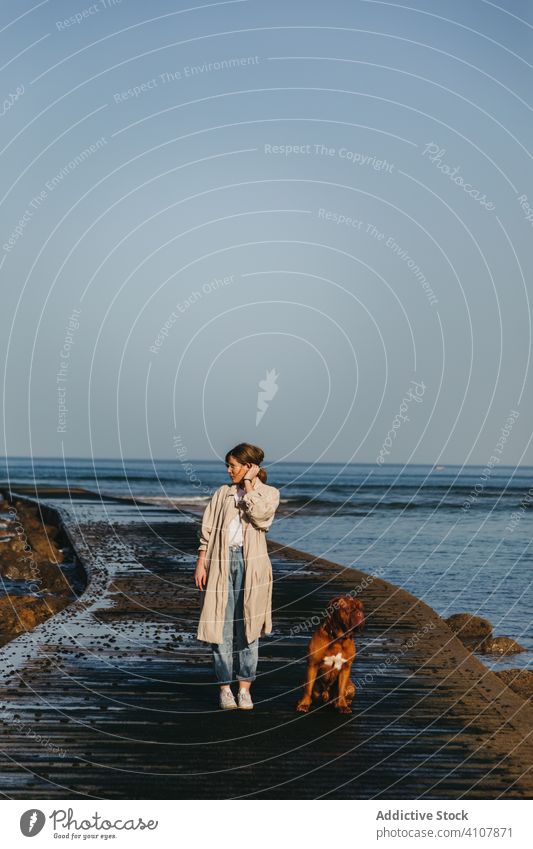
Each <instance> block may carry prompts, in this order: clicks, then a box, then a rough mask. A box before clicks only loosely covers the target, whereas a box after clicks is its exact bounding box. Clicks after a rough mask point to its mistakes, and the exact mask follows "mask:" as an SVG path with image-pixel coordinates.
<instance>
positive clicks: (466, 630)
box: [446, 613, 492, 649]
mask: <svg viewBox="0 0 533 849" xmlns="http://www.w3.org/2000/svg"><path fill="white" fill-rule="evenodd" d="M446 622H447V624H448V626H449V627H450V628H451V629H452V631H453V632H454V634H456V636H457V637H459V639H460V640H461V642H462V643H464V645H465V646H467V647H468V648H470V649H475V648H477V647H478V646H479V644H480V643H482V642H483V640H486V639H487V638H488V637H491V636H492V625H491V624H490V622H489V621H488V619H483V618H482V617H481V616H473V615H472V614H471V613H454V614H453V616H448V618H447V619H446Z"/></svg>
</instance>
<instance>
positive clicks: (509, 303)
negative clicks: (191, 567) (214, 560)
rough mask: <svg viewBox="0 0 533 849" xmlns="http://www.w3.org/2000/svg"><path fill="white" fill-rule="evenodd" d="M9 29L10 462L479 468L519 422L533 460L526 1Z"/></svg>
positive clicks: (118, 17)
mask: <svg viewBox="0 0 533 849" xmlns="http://www.w3.org/2000/svg"><path fill="white" fill-rule="evenodd" d="M26 13H27V14H26ZM0 40H1V42H0V43H1V48H2V49H1V56H2V69H1V75H2V92H3V98H4V102H3V106H2V109H1V110H0V111H1V113H2V114H1V115H0V125H1V129H2V132H1V134H0V139H1V165H2V174H3V177H4V179H3V180H2V191H1V195H2V197H1V204H0V231H1V239H0V243H1V247H0V262H1V263H2V265H1V270H0V275H1V280H2V312H1V319H0V344H1V352H0V353H1V361H2V364H3V366H4V368H3V370H2V376H3V399H4V404H3V419H2V422H3V424H2V433H3V451H4V452H5V453H7V454H9V455H29V454H34V455H37V456H60V455H62V454H63V453H64V454H66V455H67V456H91V455H93V456H96V457H117V456H120V455H122V456H125V457H150V456H153V457H157V458H172V457H175V456H176V448H177V446H179V445H182V446H184V447H185V448H186V450H187V453H188V456H189V457H194V458H199V459H200V458H204V459H208V458H215V457H217V456H218V457H221V456H222V457H223V455H224V453H225V451H226V450H227V448H228V447H231V445H233V444H234V443H235V442H238V441H241V440H248V441H251V442H255V443H257V444H259V445H262V446H263V447H264V448H265V451H266V453H267V456H268V457H269V459H270V460H275V459H276V460H277V459H286V460H301V461H306V460H313V461H315V460H323V461H326V460H329V461H343V462H346V461H352V462H374V461H375V460H376V458H377V457H378V455H379V452H380V450H381V449H382V448H383V446H384V445H385V446H388V450H389V451H390V453H389V454H382V457H383V458H384V459H385V460H386V461H387V462H396V463H400V462H402V463H403V462H417V463H426V462H427V463H433V462H435V463H443V464H446V463H460V464H462V463H479V464H485V463H486V462H487V461H489V458H490V457H491V456H492V455H493V451H494V448H495V446H496V445H497V444H498V440H499V438H500V436H501V428H502V427H505V425H506V421H507V419H508V416H509V414H510V411H512V410H514V411H516V412H517V413H519V415H518V416H517V417H515V419H514V420H513V424H512V427H511V428H508V438H507V441H506V443H505V445H504V447H503V450H502V452H501V454H500V457H499V459H500V461H501V463H505V464H507V465H514V464H518V463H521V464H533V451H532V449H531V445H530V440H531V431H532V426H531V422H532V421H533V416H532V412H533V411H532V402H531V399H532V380H531V365H530V361H529V355H530V330H531V327H530V322H531V309H530V302H529V298H531V297H532V293H531V280H532V245H533V238H532V237H533V220H528V215H529V216H530V218H531V219H533V181H532V179H531V177H532V173H533V167H532V166H533V162H532V156H533V152H532V151H531V149H530V144H531V138H532V137H533V121H532V103H531V91H532V90H533V66H532V63H533V51H532V49H531V48H532V44H533V10H532V8H531V5H530V4H529V3H525V2H503V3H500V4H499V5H498V4H495V3H489V2H478V1H477V0H472V2H469V3H466V4H465V3H463V2H454V1H453V0H452V2H449V3H446V4H442V3H435V2H430V0H425V1H424V2H420V0H413V3H412V4H410V5H403V6H402V5H400V4H398V3H394V2H391V3H389V2H375V1H374V0H371V2H359V1H358V0H353V1H352V2H342V1H341V0H332V2H329V3H323V2H314V1H313V0H295V1H294V2H290V3H287V2H279V0H272V2H271V1H270V0H269V2H268V3H266V2H262V0H237V2H221V3H194V2H187V3H184V4H177V3H171V2H161V1H160V0H156V2H151V3H150V4H147V3H141V2H132V0H122V2H118V0H115V2H113V1H112V0H105V2H104V0H98V2H96V3H93V4H91V3H89V2H87V0H80V2H54V0H50V1H49V2H44V3H38V4H32V3H28V2H25V1H24V0H23V2H19V3H17V4H15V5H13V4H7V3H4V4H2V9H1V12H0ZM528 204H529V205H530V206H528ZM412 381H416V382H417V383H416V384H415V383H412ZM260 382H264V385H263V387H261V386H260V385H259V384H260ZM416 386H418V393H419V394H418V396H416V391H415V392H413V387H416ZM422 387H423V388H422ZM410 388H411V392H409V390H410ZM263 393H264V394H263ZM414 396H416V397H414ZM258 403H259V412H260V413H262V415H258ZM400 413H401V416H403V417H399V416H400ZM394 423H395V427H393V424H394ZM391 431H394V432H393V433H392V435H390V436H388V434H389V432H391ZM387 438H388V440H389V441H388V442H386V440H387Z"/></svg>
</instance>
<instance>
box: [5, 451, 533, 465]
mask: <svg viewBox="0 0 533 849" xmlns="http://www.w3.org/2000/svg"><path fill="white" fill-rule="evenodd" d="M3 460H4V461H6V460H7V461H9V460H34V461H36V460H54V461H57V462H58V463H60V464H62V463H63V461H66V462H67V463H68V462H69V461H72V460H84V461H92V462H93V463H98V462H115V463H182V462H187V463H220V462H221V461H220V460H218V459H202V458H199V457H191V458H189V459H187V460H186V461H182V460H180V459H179V458H177V457H166V458H165V457H81V456H74V455H73V456H69V457H59V456H52V455H50V456H37V455H27V454H10V455H7V454H5V455H3ZM0 462H1V461H0ZM276 465H293V466H309V465H313V466H374V465H376V466H377V465H378V464H376V461H375V460H369V461H357V462H353V461H348V460H347V461H343V460H321V461H314V460H273V461H272V462H271V463H267V464H266V468H268V467H270V466H276ZM397 466H403V467H411V466H417V467H418V466H419V467H432V468H443V469H445V468H455V469H464V468H478V469H479V468H484V467H485V466H486V463H446V462H439V463H406V462H398V463H384V464H383V465H379V468H387V467H397ZM498 468H501V469H533V465H528V464H525V463H518V464H516V463H514V464H513V463H511V464H504V463H502V464H501V465H499V466H498Z"/></svg>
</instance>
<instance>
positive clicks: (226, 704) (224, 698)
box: [220, 687, 237, 710]
mask: <svg viewBox="0 0 533 849" xmlns="http://www.w3.org/2000/svg"><path fill="white" fill-rule="evenodd" d="M220 707H221V708H222V710H234V709H235V708H236V707H237V702H236V701H235V696H234V695H233V693H232V692H231V690H230V689H229V687H228V689H227V690H221V691H220Z"/></svg>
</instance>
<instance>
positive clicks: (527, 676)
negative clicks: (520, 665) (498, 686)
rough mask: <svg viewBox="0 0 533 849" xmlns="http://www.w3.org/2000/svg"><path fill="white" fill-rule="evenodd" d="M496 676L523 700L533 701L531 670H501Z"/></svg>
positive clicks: (532, 676) (532, 674) (532, 675)
mask: <svg viewBox="0 0 533 849" xmlns="http://www.w3.org/2000/svg"><path fill="white" fill-rule="evenodd" d="M496 675H497V676H498V678H500V679H501V680H502V681H503V683H504V684H506V685H507V686H508V687H509V689H511V690H513V692H515V693H518V695H519V696H522V698H523V699H532V700H533V672H532V671H531V670H530V669H501V670H500V671H499V672H497V673H496Z"/></svg>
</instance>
